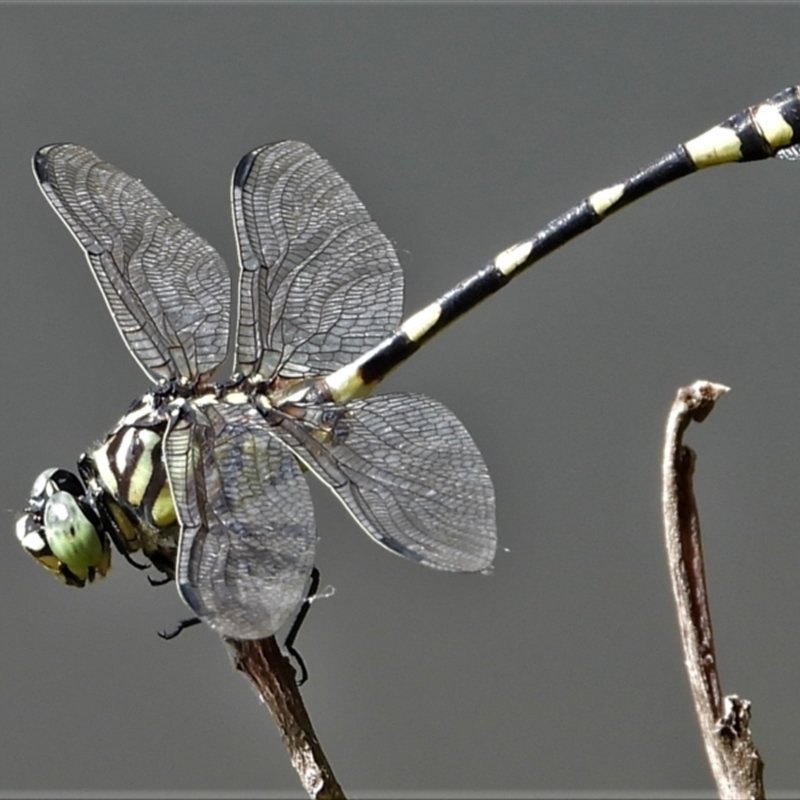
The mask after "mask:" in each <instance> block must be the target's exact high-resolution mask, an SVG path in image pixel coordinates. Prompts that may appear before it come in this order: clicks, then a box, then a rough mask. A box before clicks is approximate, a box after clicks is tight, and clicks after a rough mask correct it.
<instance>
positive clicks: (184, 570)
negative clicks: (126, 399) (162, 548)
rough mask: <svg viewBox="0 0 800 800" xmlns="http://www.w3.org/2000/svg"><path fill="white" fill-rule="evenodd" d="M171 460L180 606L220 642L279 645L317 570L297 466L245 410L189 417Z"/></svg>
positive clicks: (172, 440) (180, 421) (180, 426)
mask: <svg viewBox="0 0 800 800" xmlns="http://www.w3.org/2000/svg"><path fill="white" fill-rule="evenodd" d="M184 408H185V409H186V408H187V407H186V406H184ZM165 452H166V462H167V471H168V474H169V481H170V488H171V489H172V496H173V499H174V502H175V509H176V511H177V516H178V520H179V522H180V526H181V533H180V545H179V548H178V559H177V564H176V569H175V580H176V582H177V585H178V591H179V593H180V595H181V597H182V598H183V599H184V600H185V601H186V603H187V604H188V605H189V606H190V608H191V609H192V610H193V611H194V612H195V614H197V616H198V617H200V618H201V619H203V620H204V621H205V622H207V623H208V624H209V625H210V626H211V627H212V628H214V629H215V630H216V631H217V632H218V633H219V634H220V635H221V636H230V637H233V638H236V639H261V638H263V637H265V636H270V635H272V634H273V633H275V631H276V630H278V628H280V627H281V625H283V624H284V623H285V622H286V621H287V620H288V619H289V617H290V616H291V614H292V613H293V612H294V611H295V610H296V608H297V606H298V605H299V604H300V603H301V602H302V600H303V598H304V596H305V587H306V583H307V581H308V578H309V575H310V573H311V569H312V567H313V565H314V547H315V543H316V533H315V527H314V509H313V507H312V504H311V495H310V492H309V490H308V485H307V483H306V480H305V478H304V476H303V475H302V473H301V472H300V467H299V465H298V463H297V460H296V459H295V457H294V456H293V455H292V454H291V452H290V451H289V450H288V449H287V448H285V447H284V446H283V445H282V444H281V442H280V441H278V440H277V439H276V438H274V437H273V436H272V435H271V433H270V432H269V431H268V430H267V429H266V427H265V425H264V420H263V418H262V417H261V416H260V414H259V413H258V412H257V411H256V410H255V409H254V408H253V407H252V406H250V405H247V404H245V405H230V404H225V403H219V404H212V405H208V406H205V407H204V408H202V409H199V408H197V407H196V406H195V407H192V408H191V409H187V411H184V413H181V414H180V415H178V416H176V417H175V418H174V419H173V421H172V422H171V425H170V427H169V429H168V432H167V436H166V448H165Z"/></svg>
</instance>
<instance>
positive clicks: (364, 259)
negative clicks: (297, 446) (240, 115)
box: [232, 141, 403, 377]
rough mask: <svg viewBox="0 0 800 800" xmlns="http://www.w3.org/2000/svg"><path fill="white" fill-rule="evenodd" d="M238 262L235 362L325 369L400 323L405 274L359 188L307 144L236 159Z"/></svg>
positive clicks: (243, 366) (270, 368) (272, 368)
mask: <svg viewBox="0 0 800 800" xmlns="http://www.w3.org/2000/svg"><path fill="white" fill-rule="evenodd" d="M232 195H233V197H232V200H233V216H234V225H235V227H236V236H237V239H238V246H239V260H240V266H241V278H240V281H241V283H240V296H239V322H238V334H237V343H236V362H237V363H236V369H237V370H240V371H242V372H243V373H245V374H246V375H249V374H252V373H261V374H263V375H264V376H266V377H269V376H271V375H273V374H274V373H275V372H277V371H278V369H279V368H280V373H281V374H282V375H284V376H287V377H300V376H303V375H306V374H311V375H321V374H324V373H327V372H332V371H333V370H335V369H338V368H339V367H341V366H343V365H344V364H347V363H349V362H350V361H352V360H353V359H354V358H356V357H357V356H359V355H361V354H362V353H363V352H364V351H366V350H368V349H369V348H370V347H372V346H373V345H375V344H377V343H378V342H379V341H381V339H383V338H384V337H385V336H387V335H388V334H389V333H390V332H391V331H392V330H393V328H394V327H395V326H396V325H398V324H399V322H400V317H401V314H402V310H403V308H402V307H403V275H402V271H401V268H400V263H399V261H398V259H397V254H396V253H395V250H394V247H392V244H391V242H390V241H389V240H388V239H387V238H386V236H384V234H383V233H381V231H380V230H379V229H378V226H377V225H376V224H375V223H374V222H373V221H372V220H371V219H370V216H369V213H368V212H367V210H366V209H365V208H364V206H363V204H362V203H361V201H360V200H359V199H358V197H356V194H355V192H353V190H352V189H351V188H350V186H349V185H348V184H347V182H346V181H345V180H344V179H343V178H342V177H341V175H339V174H338V173H337V172H336V171H335V170H334V169H333V167H331V165H330V164H329V163H328V162H327V161H325V160H324V159H323V158H321V157H320V156H319V155H318V154H317V153H316V152H315V151H314V150H312V149H311V148H310V147H309V146H308V145H306V144H302V143H301V142H290V141H286V142H278V143H276V144H270V145H265V146H264V147H261V148H259V149H257V150H253V151H252V152H251V153H249V154H248V155H246V156H245V157H244V158H243V159H242V160H241V161H240V162H239V165H238V166H237V168H236V171H235V172H234V175H233V187H232Z"/></svg>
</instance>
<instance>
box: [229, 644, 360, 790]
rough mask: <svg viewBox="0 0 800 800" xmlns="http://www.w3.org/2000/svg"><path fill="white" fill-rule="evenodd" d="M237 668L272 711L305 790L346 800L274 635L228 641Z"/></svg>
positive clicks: (292, 673) (293, 675) (288, 664)
mask: <svg viewBox="0 0 800 800" xmlns="http://www.w3.org/2000/svg"><path fill="white" fill-rule="evenodd" d="M225 643H226V644H227V645H228V646H229V647H230V648H231V650H232V651H233V654H234V662H235V665H236V669H238V670H239V671H240V672H243V673H244V674H245V675H247V677H248V678H249V679H250V680H251V681H252V683H253V684H254V685H255V687H256V689H257V690H258V693H259V694H260V695H261V698H262V699H263V701H264V703H265V704H266V705H267V707H268V708H269V710H270V713H271V714H272V717H273V719H274V720H275V724H276V725H277V726H278V730H279V731H280V733H281V738H282V739H283V741H284V744H285V745H286V748H287V750H288V751H289V757H290V758H291V760H292V765H293V766H294V768H295V770H296V771H297V774H298V775H299V776H300V781H301V783H302V784H303V788H304V789H305V790H306V791H307V792H308V795H309V797H311V798H314V800H344V797H345V795H344V792H343V791H342V787H341V786H339V782H338V781H337V780H336V778H335V777H334V774H333V770H332V769H331V766H330V764H329V763H328V759H327V758H326V757H325V753H324V752H323V751H322V745H320V743H319V739H317V735H316V734H315V733H314V728H313V726H312V725H311V719H310V717H309V716H308V712H307V711H306V707H305V704H304V703H303V698H302V697H301V696H300V690H299V689H298V688H297V682H296V681H295V674H294V669H293V668H292V666H291V664H290V663H289V661H288V659H286V657H285V656H284V655H283V653H281V650H280V647H279V646H278V643H277V642H276V641H275V637H274V636H270V637H268V638H266V639H258V640H244V639H225Z"/></svg>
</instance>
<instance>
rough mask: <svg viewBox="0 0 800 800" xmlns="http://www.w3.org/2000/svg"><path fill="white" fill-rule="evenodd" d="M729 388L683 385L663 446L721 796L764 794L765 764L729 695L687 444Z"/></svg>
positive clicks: (682, 589) (692, 676)
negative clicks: (692, 426) (689, 433)
mask: <svg viewBox="0 0 800 800" xmlns="http://www.w3.org/2000/svg"><path fill="white" fill-rule="evenodd" d="M727 391H728V387H726V386H721V385H720V384H715V383H709V382H707V381H697V382H696V383H694V384H692V385H691V386H687V387H685V388H683V389H679V390H678V395H677V397H676V398H675V402H674V403H673V405H672V410H671V411H670V415H669V420H668V422H667V432H666V441H665V445H664V461H663V466H662V479H663V494H662V503H663V514H664V531H665V534H666V544H667V554H668V558H669V571H670V577H671V579H672V589H673V592H674V594H675V601H676V603H677V608H678V622H679V625H680V632H681V640H682V643H683V652H684V658H685V661H686V669H687V671H688V673H689V683H690V685H691V690H692V698H693V699H694V704H695V709H696V711H697V716H698V719H699V722H700V729H701V732H702V735H703V742H704V744H705V747H706V753H707V755H708V760H709V763H710V764H711V771H712V773H713V775H714V780H715V781H716V784H717V790H718V791H719V794H720V797H722V798H726V800H727V798H754V799H755V798H763V797H764V784H763V770H764V764H763V762H762V761H761V758H760V756H759V754H758V751H757V750H756V748H755V745H754V744H753V740H752V737H751V734H750V727H749V724H750V703H749V701H747V700H744V699H742V698H739V697H737V696H736V695H730V696H727V697H723V696H722V690H721V687H720V681H719V674H718V671H717V658H716V654H715V651H714V636H713V631H712V629H711V612H710V610H709V605H708V591H707V587H706V580H705V567H704V563H703V548H702V543H701V539H700V520H699V517H698V513H697V504H696V502H695V497H694V487H693V482H692V476H693V474H694V465H695V459H696V455H695V453H694V451H693V450H691V448H689V447H686V446H685V445H684V444H683V434H684V433H685V431H686V429H687V428H688V427H689V423H690V422H692V421H695V422H702V421H703V420H704V419H705V418H706V417H707V416H708V414H709V413H710V412H711V410H712V408H713V407H714V403H715V402H716V401H717V400H718V399H719V398H720V397H721V396H722V395H723V394H725V392H727Z"/></svg>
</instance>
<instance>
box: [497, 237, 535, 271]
mask: <svg viewBox="0 0 800 800" xmlns="http://www.w3.org/2000/svg"><path fill="white" fill-rule="evenodd" d="M531 250H533V242H522V244H514V245H512V246H511V247H509V248H508V249H507V250H503V252H502V253H499V254H498V255H496V256H495V257H494V265H495V267H497V269H499V270H500V272H502V273H503V275H510V274H511V273H512V272H514V270H515V269H517V267H519V265H520V264H521V263H522V262H523V261H525V259H526V258H527V257H528V256H529V255H530V254H531Z"/></svg>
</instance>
